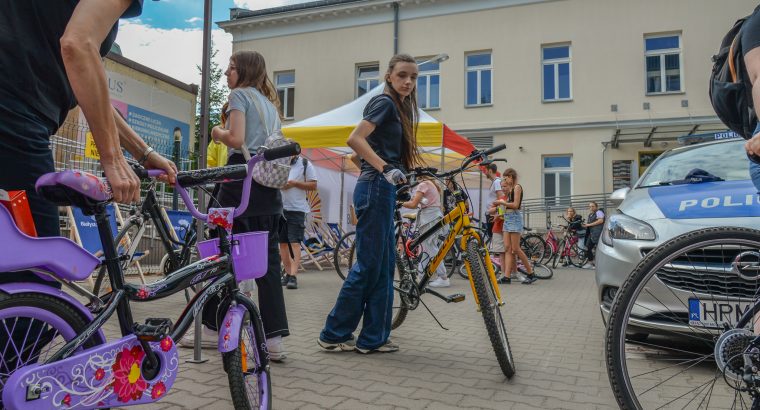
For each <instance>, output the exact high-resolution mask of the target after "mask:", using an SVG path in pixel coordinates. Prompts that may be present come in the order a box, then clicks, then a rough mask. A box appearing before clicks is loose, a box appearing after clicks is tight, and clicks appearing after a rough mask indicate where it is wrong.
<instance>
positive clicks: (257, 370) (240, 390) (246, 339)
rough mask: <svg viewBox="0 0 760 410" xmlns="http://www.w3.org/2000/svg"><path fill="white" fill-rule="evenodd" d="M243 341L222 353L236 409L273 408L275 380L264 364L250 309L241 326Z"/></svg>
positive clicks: (241, 338)
mask: <svg viewBox="0 0 760 410" xmlns="http://www.w3.org/2000/svg"><path fill="white" fill-rule="evenodd" d="M239 340H240V345H239V346H238V347H237V348H236V349H235V350H233V351H231V352H227V353H222V363H223V364H224V369H225V371H226V372H227V378H228V379H229V383H230V393H231V394H232V403H233V405H234V406H235V409H271V408H272V380H271V378H270V373H269V367H268V366H267V367H266V368H261V367H260V364H261V360H260V358H259V351H258V350H257V348H256V347H257V346H258V344H257V342H260V343H264V341H263V340H261V341H257V340H256V334H255V333H254V331H253V325H252V324H251V321H250V316H249V313H247V312H246V314H245V319H244V320H243V326H242V327H241V328H240V339H239Z"/></svg>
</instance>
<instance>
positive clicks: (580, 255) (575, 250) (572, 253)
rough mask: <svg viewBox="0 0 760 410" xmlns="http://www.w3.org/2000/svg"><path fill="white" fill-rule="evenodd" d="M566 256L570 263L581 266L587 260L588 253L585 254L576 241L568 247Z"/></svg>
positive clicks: (577, 266)
mask: <svg viewBox="0 0 760 410" xmlns="http://www.w3.org/2000/svg"><path fill="white" fill-rule="evenodd" d="M567 258H568V260H569V261H570V264H571V265H573V266H575V267H576V268H582V267H583V265H585V264H586V262H588V255H586V250H585V249H582V248H581V247H580V246H578V244H577V243H576V244H573V246H571V247H570V250H569V252H568V255H567Z"/></svg>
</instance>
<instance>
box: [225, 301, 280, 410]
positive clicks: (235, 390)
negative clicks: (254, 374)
mask: <svg viewBox="0 0 760 410" xmlns="http://www.w3.org/2000/svg"><path fill="white" fill-rule="evenodd" d="M249 317H250V316H249V313H248V312H246V314H245V316H244V320H243V324H244V325H245V324H246V323H248V318H249ZM244 331H245V326H241V327H240V335H239V339H238V340H241V341H242V340H243V332H244ZM251 333H252V335H251V337H252V338H253V341H254V342H256V340H255V339H256V332H254V331H252V332H251ZM247 349H250V351H253V352H256V353H255V354H258V349H256V344H255V343H254V346H253V347H252V348H247ZM241 353H242V350H241V349H240V346H239V345H238V346H237V347H236V348H235V350H232V351H230V352H226V353H222V364H223V365H224V369H225V370H226V372H227V379H228V381H229V385H230V395H231V397H232V404H233V406H234V407H235V409H236V410H238V409H239V410H248V409H251V406H250V403H249V401H248V396H247V394H246V387H245V385H246V383H245V378H244V377H243V371H242V367H243V363H242V362H243V358H242V354H241ZM254 360H255V358H254ZM249 369H250V367H249ZM262 372H263V373H265V374H266V387H265V388H266V389H267V392H266V393H267V394H268V395H269V400H267V407H266V409H268V410H269V409H271V408H272V377H271V373H270V372H269V366H267V367H266V368H264V369H263V370H262Z"/></svg>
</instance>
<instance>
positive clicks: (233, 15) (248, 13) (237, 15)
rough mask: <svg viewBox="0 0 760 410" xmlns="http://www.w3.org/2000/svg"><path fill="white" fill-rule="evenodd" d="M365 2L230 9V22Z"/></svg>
mask: <svg viewBox="0 0 760 410" xmlns="http://www.w3.org/2000/svg"><path fill="white" fill-rule="evenodd" d="M366 1H367V0H317V1H310V2H307V3H300V4H291V5H289V6H280V7H272V8H268V9H261V10H247V9H241V8H231V9H230V20H239V19H243V18H247V17H261V16H269V15H273V14H280V13H289V12H293V11H300V10H308V9H317V8H320V7H330V6H335V5H341V4H346V3H361V2H366Z"/></svg>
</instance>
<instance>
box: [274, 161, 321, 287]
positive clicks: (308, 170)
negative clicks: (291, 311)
mask: <svg viewBox="0 0 760 410" xmlns="http://www.w3.org/2000/svg"><path fill="white" fill-rule="evenodd" d="M290 164H291V165H290V175H289V177H288V183H287V184H286V185H285V186H284V187H283V188H282V207H283V215H284V216H285V223H284V224H282V225H281V226H280V257H281V258H282V263H283V265H284V267H285V273H284V274H283V275H282V282H281V283H282V286H285V287H287V288H288V289H298V280H297V279H296V274H297V273H298V267H299V265H300V263H301V242H302V241H303V239H304V230H305V229H306V215H307V214H308V213H309V212H311V207H310V206H309V201H308V199H307V198H306V193H307V192H308V191H314V190H316V189H317V170H316V169H314V165H312V164H311V162H310V161H309V160H308V159H306V158H304V157H301V156H298V155H296V156H294V157H293V158H292V160H291V162H290Z"/></svg>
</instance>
